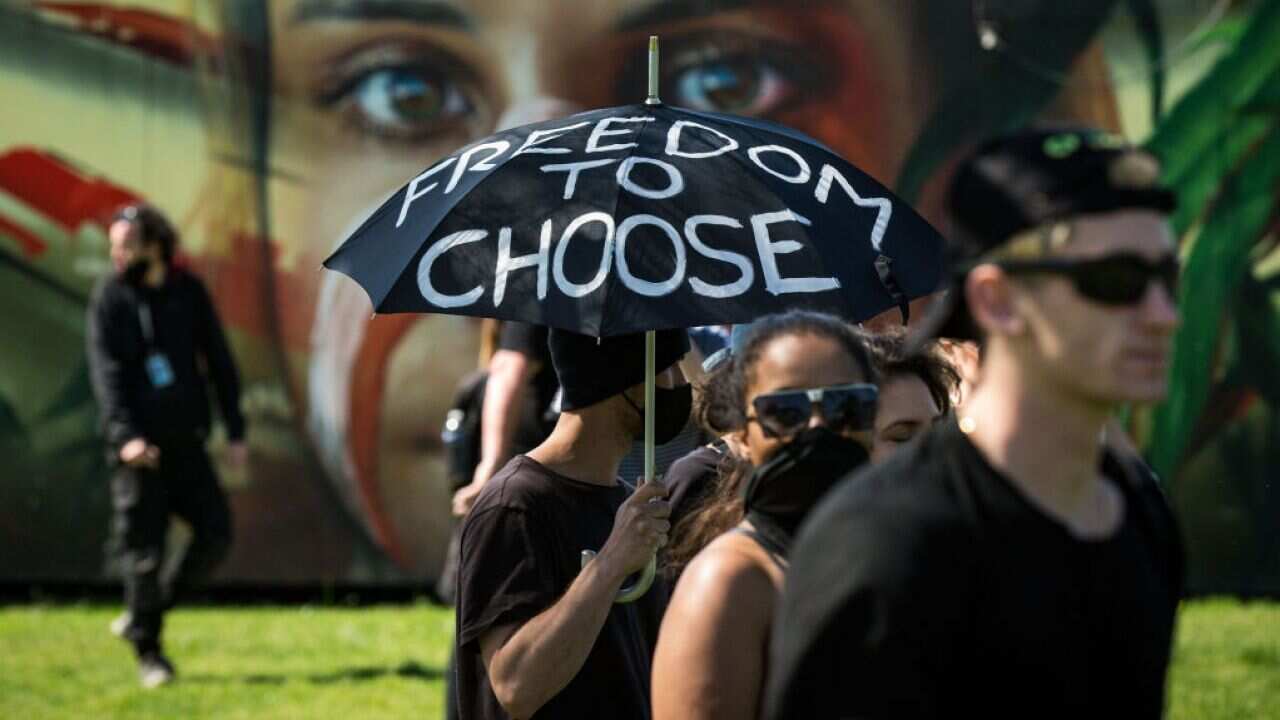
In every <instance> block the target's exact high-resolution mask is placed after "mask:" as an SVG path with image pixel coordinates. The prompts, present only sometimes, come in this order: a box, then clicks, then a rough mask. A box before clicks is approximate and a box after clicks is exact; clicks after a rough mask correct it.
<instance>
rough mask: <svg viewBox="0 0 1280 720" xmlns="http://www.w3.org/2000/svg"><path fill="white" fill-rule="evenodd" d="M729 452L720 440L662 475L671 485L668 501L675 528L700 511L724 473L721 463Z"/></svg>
mask: <svg viewBox="0 0 1280 720" xmlns="http://www.w3.org/2000/svg"><path fill="white" fill-rule="evenodd" d="M726 452H728V449H727V448H726V446H725V444H724V441H722V440H717V441H716V442H714V443H712V444H710V445H703V446H701V447H698V448H696V449H695V450H694V451H693V452H691V453H689V454H688V455H685V456H684V457H682V458H680V459H679V460H676V461H675V462H673V463H671V467H670V468H669V469H668V470H667V473H666V474H665V475H663V476H662V484H663V485H666V486H667V501H668V502H670V503H671V525H672V527H674V526H675V524H676V523H678V522H680V520H682V519H683V518H684V517H685V516H686V515H688V514H689V513H690V512H692V511H693V510H695V509H697V508H698V506H700V505H701V504H702V501H703V500H704V499H705V498H706V497H707V496H708V495H709V494H710V493H711V492H712V491H713V490H715V486H716V478H717V477H719V474H720V460H721V459H723V458H724V454H725V453H726Z"/></svg>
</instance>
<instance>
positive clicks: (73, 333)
mask: <svg viewBox="0 0 1280 720" xmlns="http://www.w3.org/2000/svg"><path fill="white" fill-rule="evenodd" d="M650 34H658V35H660V36H661V37H662V42H663V62H662V77H661V83H662V93H661V94H662V97H663V99H664V100H666V101H667V102H669V103H672V104H676V105H682V106H687V107H691V108H695V109H706V110H716V111H723V112H732V113H738V114H743V115H752V116H759V117H765V118H769V119H771V120H775V121H778V122H782V123H784V124H787V125H791V126H794V127H796V128H799V129H801V130H803V131H805V132H807V133H809V134H811V135H814V136H816V137H817V138H819V139H820V140H822V141H823V142H825V143H827V144H828V145H830V146H831V147H833V148H834V149H836V150H837V151H838V152H840V153H841V154H842V155H844V156H845V157H846V158H848V159H849V160H850V161H852V162H853V163H854V164H856V165H858V166H859V167H860V168H862V169H864V170H865V171H867V172H868V173H870V174H871V175H873V176H875V177H876V178H878V179H879V180H881V181H882V182H883V183H885V184H886V185H888V186H890V187H892V188H893V189H894V190H895V191H896V192H897V193H898V194H899V195H900V196H901V197H902V198H904V199H906V200H908V201H910V202H913V203H914V204H915V205H916V206H917V207H919V208H920V209H921V211H922V213H923V214H924V215H925V216H926V217H927V218H928V219H929V220H930V221H931V222H933V223H934V224H935V226H936V227H938V228H939V229H941V230H942V231H943V232H944V234H945V232H946V228H947V226H948V221H947V217H946V214H945V211H944V208H943V203H942V202H941V193H942V189H943V188H944V187H945V183H946V180H947V178H948V176H949V173H950V169H951V167H952V166H953V165H954V162H955V161H956V159H957V158H958V157H959V156H961V155H962V154H963V153H964V152H965V151H966V150H967V149H968V148H970V147H971V146H972V145H973V144H974V143H975V142H977V141H979V140H980V139H982V138H983V137H984V136H986V135H988V134H990V133H993V132H997V131H1001V130H1006V129H1010V128H1014V127H1018V126H1022V125H1026V124H1030V123H1085V124H1091V125H1097V126H1102V127H1105V128H1108V129H1111V130H1114V131H1117V132H1120V133H1123V134H1124V135H1126V136H1128V137H1130V138H1131V139H1133V140H1134V141H1137V142H1141V143H1143V144H1145V145H1147V146H1148V147H1150V148H1151V149H1152V150H1153V151H1154V152H1155V153H1156V154H1157V155H1158V156H1159V157H1161V158H1162V160H1163V161H1164V165H1165V173H1166V179H1167V180H1168V181H1169V182H1171V183H1172V184H1173V185H1174V186H1176V187H1177V188H1178V190H1179V192H1180V194H1181V197H1182V204H1181V206H1180V209H1179V211H1178V214H1177V216H1176V217H1175V218H1174V221H1175V225H1176V227H1177V229H1178V231H1179V232H1180V233H1181V234H1182V237H1183V245H1184V251H1183V257H1184V259H1185V269H1184V281H1183V284H1182V290H1181V293H1182V297H1181V298H1180V302H1181V306H1182V312H1183V326H1182V328H1181V329H1180V331H1179V335H1178V340H1177V349H1176V357H1175V362H1174V366H1173V371H1172V372H1173V374H1174V378H1173V383H1172V392H1171V395H1170V398H1169V400H1168V402H1166V403H1165V404H1164V405H1163V406H1161V407H1159V408H1156V409H1154V410H1144V411H1141V412H1134V413H1131V414H1129V415H1128V416H1127V418H1126V421H1127V422H1128V423H1129V424H1130V426H1131V428H1132V429H1133V432H1134V435H1135V437H1136V438H1137V439H1138V440H1139V441H1140V443H1141V444H1142V446H1143V449H1144V451H1145V452H1146V453H1147V455H1148V457H1149V458H1150V460H1151V462H1152V463H1153V465H1154V466H1155V467H1156V468H1157V470H1158V471H1159V473H1160V474H1161V476H1162V478H1163V482H1164V484H1165V487H1166V489H1167V490H1168V492H1169V493H1170V495H1171V496H1172V498H1173V500H1174V504H1175V506H1176V507H1177V509H1178V512H1179V517H1180V519H1181V521H1182V524H1183V526H1184V530H1185V532H1186V536H1187V543H1188V549H1189V556H1190V580H1191V584H1192V587H1193V588H1194V589H1197V590H1201V591H1211V590H1216V591H1236V592H1262V591H1269V592H1280V470H1277V468H1280V415H1278V414H1277V409H1280V380H1278V379H1277V378H1278V377H1280V375H1278V374H1277V372H1276V369H1277V368H1280V250H1277V244H1278V242H1280V212H1278V204H1280V203H1278V202H1277V201H1278V199H1280V0H1253V1H1251V2H1239V1H1236V2H1233V1H1231V0H1079V1H1078V2H1071V3H1062V2H1048V1H1044V2H1040V1H1032V2H1029V1H1027V0H902V1H899V2H882V1H881V0H828V1H822V2H819V1H813V2H807V1H791V2H781V1H775V2H766V1H753V0H590V1H588V0H577V1H574V0H527V1H526V0H501V1H499V0H456V1H455V0H449V1H437V0H421V1H420V2H419V1H417V0H272V1H271V2H249V1H248V0H228V1H227V2H221V3H215V2H208V3H206V2H199V1H198V0H168V1H166V0H146V1H145V2H144V1H143V0H134V1H133V2H128V1H123V2H98V3H81V2H60V1H54V0H39V1H36V0H32V1H27V0H0V105H2V107H0V297H3V299H4V300H3V306H2V308H0V582H4V583H22V582H37V583H45V582H53V581H60V580H61V581H85V580H89V581H93V580H98V579H105V578H108V577H110V573H111V569H110V566H109V564H108V563H107V562H106V556H105V555H104V551H103V543H104V540H105V537H106V531H107V524H108V517H109V510H110V508H109V498H108V493H107V469H106V464H105V458H104V452H103V448H102V444H101V442H100V440H99V439H98V436H97V431H96V422H97V417H96V412H97V411H96V408H95V407H94V404H93V398H92V394H91V392H90V389H89V383H88V377H87V373H86V361H85V358H84V313H85V305H86V301H87V297H88V293H89V290H90V288H91V287H92V285H93V283H94V281H95V280H96V278H97V277H98V276H99V275H100V274H102V273H103V272H105V271H106V269H107V262H106V243H105V223H106V221H107V219H108V218H109V217H110V214H111V212H112V211H113V210H114V209H115V208H116V207H118V206H119V205H121V204H122V203H125V202H129V201H133V200H138V199H144V200H146V201H148V202H151V203H153V204H155V205H157V206H158V207H160V208H161V209H163V210H164V211H165V212H166V213H167V214H169V215H170V216H171V217H172V218H174V220H175V221H176V223H177V224H178V226H179V228H180V230H181V232H182V236H183V237H182V248H181V256H180V261H181V262H182V263H184V264H186V265H187V266H188V267H190V268H192V269H193V270H195V271H196V272H197V273H199V274H200V275H201V276H202V277H203V278H204V280H205V281H206V283H207V285H208V286H209V288H210V290H211V292H212V294H213V296H214V299H215V302H216V303H217V305H218V309H219V311H220V313H221V315H222V317H223V320H224V323H225V324H226V326H227V330H228V333H229V335H230V337H231V341H232V344H233V347H234V351H235V354H236V357H237V360H238V362H239V365H240V369H241V373H242V377H243V380H244V384H245V395H244V406H245V410H246V413H247V415H248V418H249V422H250V431H249V441H250V446H251V461H250V463H249V466H248V467H247V468H245V469H243V470H238V471H232V470H231V469H229V468H226V467H224V468H223V469H222V472H221V475H222V478H223V482H224V484H225V485H226V486H227V487H228V489H229V491H230V494H231V498H232V505H233V511H234V513H235V523H236V525H235V546H234V549H233V551H232V555H231V557H230V559H229V561H228V562H227V564H226V565H225V566H224V567H223V568H222V570H221V571H220V573H219V575H218V578H219V579H220V580H221V581H223V582H248V583H280V584H295V583H308V584H310V583H317V582H320V583H357V584H360V583H371V584H373V583H397V584H403V583H426V582H428V581H429V580H430V579H431V578H433V577H434V575H435V574H436V572H437V571H438V568H439V567H440V564H441V561H442V557H443V553H444V549H445V544H446V539H447V536H448V532H449V525H450V518H449V502H448V498H449V488H448V487H447V486H446V484H447V483H446V480H445V477H444V472H443V458H442V448H441V442H440V427H441V423H442V421H443V418H444V415H445V412H446V410H447V409H448V403H449V401H450V400H451V397H452V394H453V390H454V387H455V384H456V382H457V381H458V379H459V378H461V377H462V376H463V375H464V374H465V373H467V372H468V371H470V370H471V369H473V368H474V367H475V366H476V362H477V348H478V336H479V327H478V325H477V324H476V323H475V322H474V321H472V320H469V319H465V318H459V317H448V316H429V315H413V316H409V315H397V316H376V317H374V316H372V314H371V308H370V306H369V301H368V298H367V297H366V296H365V295H364V294H363V292H362V291H360V290H359V288H358V287H357V286H356V285H355V284H354V283H350V282H348V281H346V280H345V278H342V277H340V276H338V275H336V274H333V273H325V272H322V271H321V269H320V262H321V260H323V259H324V258H325V257H326V256H327V255H328V254H329V253H330V252H331V251H332V250H333V249H334V248H335V246H336V245H337V244H338V243H339V242H341V241H342V240H343V239H344V238H345V237H346V235H347V233H349V232H350V231H351V230H352V229H354V228H355V227H356V226H357V225H358V224H359V223H360V222H361V221H362V220H363V219H364V217H365V216H366V214H367V213H368V212H370V211H371V210H372V209H373V208H376V207H377V206H378V205H380V204H381V202H382V201H383V200H385V198H386V197H387V196H388V195H389V194H390V193H391V192H393V191H394V190H395V189H396V188H398V187H399V186H400V185H402V184H403V183H404V182H406V181H407V180H408V179H409V178H412V177H413V176H414V175H416V174H417V173H419V172H420V171H421V170H422V169H423V168H425V167H427V166H429V165H430V164H431V163H432V162H433V161H435V160H436V159H438V158H440V157H442V156H443V155H446V154H448V153H449V152H451V151H452V150H454V149H455V148H457V147H459V146H461V145H464V144H466V143H468V142H470V141H471V140H473V139H476V138H478V137H481V136H484V135H487V134H489V133H491V132H493V131H494V130H495V129H498V128H501V127H506V126H512V125H517V124H523V123H527V122H534V121H538V120H544V119H551V118H554V117H557V116H559V115H563V114H567V113H571V112H575V111H577V110H581V109H587V108H594V107H603V106H610V105H620V104H625V103H630V102H635V101H638V100H640V99H642V96H643V90H644V87H645V75H644V52H645V47H646V40H647V38H648V36H649V35H650ZM220 444H221V443H220V440H219V439H218V438H216V437H215V439H214V452H215V455H216V453H217V452H218V450H219V449H220V448H219V446H220ZM175 533H178V534H181V528H180V527H178V528H176V529H175Z"/></svg>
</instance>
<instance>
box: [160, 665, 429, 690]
mask: <svg viewBox="0 0 1280 720" xmlns="http://www.w3.org/2000/svg"><path fill="white" fill-rule="evenodd" d="M385 677H401V678H408V679H411V680H439V679H440V678H442V677H444V672H443V671H441V670H440V669H439V668H434V667H428V666H426V665H422V664H420V663H418V662H416V661H414V660H410V661H408V662H403V663H400V664H399V665H397V666H396V667H354V668H343V669H341V670H335V671H333V672H326V673H311V674H306V675H302V674H299V675H284V674H280V673H250V674H247V675H212V674H208V673H204V674H195V675H183V676H181V679H182V681H183V682H187V683H243V684H245V685H283V684H285V683H286V682H289V681H291V680H300V681H302V682H308V683H311V684H312V685H332V684H334V683H343V682H366V681H369V680H378V679H380V678H385Z"/></svg>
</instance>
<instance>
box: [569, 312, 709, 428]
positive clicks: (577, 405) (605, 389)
mask: <svg viewBox="0 0 1280 720" xmlns="http://www.w3.org/2000/svg"><path fill="white" fill-rule="evenodd" d="M656 340H657V344H656V347H655V352H654V370H655V371H656V372H662V371H664V370H666V369H667V368H669V367H671V366H672V365H675V364H676V363H677V362H679V361H680V358H682V357H684V356H685V353H687V352H689V333H688V332H687V331H685V330H682V329H680V330H659V331H658V332H657V334H656ZM644 345H645V341H644V333H636V334H634V335H619V336H615V337H608V338H603V339H599V338H594V337H591V336H590V335H579V334H578V333H574V332H569V331H567V330H560V329H557V328H552V329H551V331H550V332H549V333H548V334H547V346H548V347H549V348H550V350H551V365H552V366H553V367H554V368H555V371H556V378H557V379H558V380H559V381H560V409H561V410H579V409H581V408H585V407H590V406H592V405H595V404H596V403H599V402H603V401H605V400H608V399H609V398H611V397H613V396H614V395H619V394H621V393H622V391H623V390H626V389H627V388H629V387H633V386H635V385H639V384H640V383H642V382H644V353H645V348H644Z"/></svg>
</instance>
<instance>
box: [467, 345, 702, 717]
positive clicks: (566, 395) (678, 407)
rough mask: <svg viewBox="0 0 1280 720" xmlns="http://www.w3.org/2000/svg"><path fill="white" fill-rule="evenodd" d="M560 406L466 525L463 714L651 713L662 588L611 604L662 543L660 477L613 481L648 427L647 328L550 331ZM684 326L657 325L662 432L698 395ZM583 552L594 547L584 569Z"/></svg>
mask: <svg viewBox="0 0 1280 720" xmlns="http://www.w3.org/2000/svg"><path fill="white" fill-rule="evenodd" d="M548 344H549V345H550V349H551V362H552V366H553V367H554V368H555V370H556V376H557V377H558V379H559V381H560V387H561V408H560V410H561V412H560V418H559V420H558V421H557V423H556V427H555V429H554V430H553V431H552V433H551V436H550V437H548V438H547V439H546V441H544V442H543V443H542V444H541V445H539V446H538V447H536V448H534V449H533V450H531V451H529V452H528V453H527V454H524V455H517V456H516V457H515V458H513V459H512V460H511V461H510V462H509V463H507V465H506V467H504V468H503V469H502V470H501V471H500V472H499V473H498V474H497V475H495V476H494V477H493V478H492V479H491V480H489V482H487V483H485V485H484V487H483V488H482V489H481V491H480V495H479V497H478V498H477V499H476V502H475V505H474V506H473V507H472V509H471V511H470V512H469V513H468V514H467V517H466V520H465V521H464V522H463V527H462V550H461V567H460V571H459V578H458V610H457V648H458V668H457V673H458V677H457V687H458V706H459V710H460V713H459V714H460V716H461V717H462V718H464V719H465V720H470V719H472V718H483V719H485V720H489V719H491V718H509V717H516V718H528V717H533V716H535V714H536V716H537V717H556V718H587V717H609V718H636V719H637V720H641V719H644V718H648V716H649V663H650V658H651V656H652V652H653V645H654V642H655V641H656V639H657V631H658V625H659V622H660V621H661V619H662V609H663V606H664V603H665V600H666V594H667V593H666V589H665V588H664V587H662V586H661V584H658V585H655V586H654V587H653V588H652V589H651V590H650V591H649V592H648V593H646V594H645V595H644V596H642V597H641V598H640V599H638V600H636V601H634V602H631V603H627V604H615V603H614V599H615V597H616V596H617V594H618V591H619V590H620V589H621V588H622V587H623V584H624V581H625V580H626V578H627V577H628V576H629V575H631V574H632V573H634V572H636V571H638V570H641V569H642V568H644V567H645V565H646V564H647V563H648V561H649V559H650V558H651V557H653V554H654V553H655V552H656V551H657V550H658V548H660V547H661V546H662V545H663V544H664V543H665V542H666V538H667V531H668V530H669V529H670V525H669V522H668V520H667V518H668V517H669V515H670V513H671V508H670V506H669V504H668V503H667V502H665V501H664V500H662V498H663V497H665V495H666V489H665V488H664V487H663V486H662V485H661V484H658V483H653V484H650V485H641V486H640V487H638V488H636V489H634V490H632V489H631V488H630V487H628V486H627V485H626V484H625V483H622V482H620V481H619V479H618V477H617V472H618V466H619V463H621V461H622V458H623V456H624V455H626V454H627V452H628V451H629V450H630V449H631V444H632V442H633V441H635V440H636V439H637V438H642V437H643V434H644V407H643V405H644V385H643V383H644V356H645V347H644V337H643V336H640V335H633V336H625V337H618V338H608V339H605V340H597V339H595V338H591V337H587V336H584V335H576V334H573V333H567V332H563V331H559V330H553V331H551V333H550V336H549V339H548ZM688 349H689V341H688V336H687V335H686V334H685V332H684V331H683V330H680V331H664V332H659V333H658V342H657V354H656V364H655V367H657V368H661V369H662V371H661V372H660V373H659V375H658V378H657V385H658V387H657V398H656V405H655V409H656V422H655V435H656V440H657V442H658V443H662V442H665V441H666V440H669V439H670V437H671V436H672V435H674V434H676V433H678V432H679V431H680V430H681V429H682V428H683V427H684V426H685V423H686V421H687V420H688V417H689V408H690V400H691V396H690V390H689V386H688V384H687V383H685V382H684V378H683V376H682V375H681V374H680V370H679V369H678V367H676V363H677V362H678V361H679V360H680V358H681V357H682V356H683V355H684V354H685V353H686V352H687V351H688ZM584 550H590V551H598V554H597V555H596V556H595V557H594V559H592V560H591V561H590V562H588V563H587V564H586V565H585V566H583V565H582V553H583V551H584Z"/></svg>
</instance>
